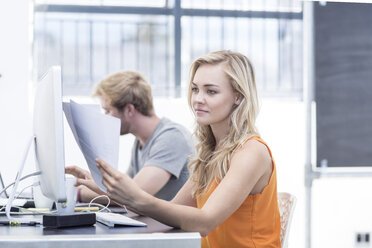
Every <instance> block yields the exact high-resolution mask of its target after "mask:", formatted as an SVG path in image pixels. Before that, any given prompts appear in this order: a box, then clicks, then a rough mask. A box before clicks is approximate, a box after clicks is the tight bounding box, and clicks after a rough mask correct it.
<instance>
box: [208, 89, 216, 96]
mask: <svg viewBox="0 0 372 248" xmlns="http://www.w3.org/2000/svg"><path fill="white" fill-rule="evenodd" d="M207 92H208V94H210V95H214V94H216V93H217V92H216V91H215V90H208V91H207Z"/></svg>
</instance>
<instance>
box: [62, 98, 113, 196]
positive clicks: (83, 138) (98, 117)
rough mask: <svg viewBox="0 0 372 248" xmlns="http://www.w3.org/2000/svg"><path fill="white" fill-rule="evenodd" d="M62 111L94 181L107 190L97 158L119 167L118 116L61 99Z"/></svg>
mask: <svg viewBox="0 0 372 248" xmlns="http://www.w3.org/2000/svg"><path fill="white" fill-rule="evenodd" d="M63 111H64V112H65V116H66V118H67V122H68V124H69V125H70V128H71V130H72V133H73V134H74V137H75V140H76V142H77V144H78V145H79V147H80V150H81V152H82V153H83V154H84V157H85V160H86V161H87V164H88V167H89V170H90V172H91V174H92V177H93V179H94V181H95V182H96V184H97V185H98V186H99V187H100V188H101V189H102V190H103V191H104V192H106V188H105V187H104V186H103V184H102V175H101V172H100V171H99V169H98V168H97V163H96V159H97V158H100V159H103V160H104V161H105V162H107V163H108V164H110V165H111V166H112V167H113V168H115V169H117V168H118V160H119V137H120V120H119V119H118V118H115V117H112V116H109V115H105V114H103V113H101V112H100V111H97V110H96V109H94V108H91V107H87V106H85V105H81V104H78V103H76V102H74V101H70V103H68V102H64V103H63Z"/></svg>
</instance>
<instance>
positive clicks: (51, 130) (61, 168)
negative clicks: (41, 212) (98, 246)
mask: <svg viewBox="0 0 372 248" xmlns="http://www.w3.org/2000/svg"><path fill="white" fill-rule="evenodd" d="M61 78H62V76H61V67H59V66H53V67H51V68H50V69H49V70H48V71H47V72H46V73H45V74H44V75H43V76H42V78H41V79H40V80H39V81H38V82H37V85H36V91H35V100H34V107H33V109H34V111H33V131H34V135H35V137H36V138H35V159H36V166H37V167H38V169H39V170H40V171H41V175H40V176H39V177H40V187H41V191H42V192H43V194H44V195H45V196H46V197H48V198H50V199H52V200H53V201H55V202H65V201H66V189H65V156H64V141H63V138H64V133H63V110H62V79H61Z"/></svg>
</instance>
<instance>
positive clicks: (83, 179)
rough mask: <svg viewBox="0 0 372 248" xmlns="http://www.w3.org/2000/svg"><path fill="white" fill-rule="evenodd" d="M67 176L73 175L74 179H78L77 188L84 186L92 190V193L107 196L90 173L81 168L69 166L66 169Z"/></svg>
mask: <svg viewBox="0 0 372 248" xmlns="http://www.w3.org/2000/svg"><path fill="white" fill-rule="evenodd" d="M65 172H66V174H71V175H73V176H74V177H76V178H77V179H76V184H75V186H76V187H77V186H80V185H84V186H86V187H88V188H89V189H91V190H92V191H94V192H96V193H97V194H99V195H103V194H105V193H104V192H103V191H102V190H101V189H100V188H99V187H98V185H97V184H96V183H95V182H94V180H93V178H92V175H91V174H90V173H89V171H87V170H84V169H82V168H80V167H79V166H76V165H72V166H67V167H66V168H65Z"/></svg>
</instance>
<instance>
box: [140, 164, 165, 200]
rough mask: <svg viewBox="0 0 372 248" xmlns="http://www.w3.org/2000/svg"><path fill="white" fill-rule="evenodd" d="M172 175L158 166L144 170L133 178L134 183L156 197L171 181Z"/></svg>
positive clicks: (147, 167)
mask: <svg viewBox="0 0 372 248" xmlns="http://www.w3.org/2000/svg"><path fill="white" fill-rule="evenodd" d="M170 177H171V174H170V173H169V172H168V171H166V170H164V169H162V168H160V167H156V166H146V167H144V168H142V169H141V170H140V171H139V172H138V174H137V175H136V176H135V177H134V178H133V180H134V182H135V183H136V184H137V185H138V186H139V187H140V188H141V189H143V190H144V191H146V192H147V193H149V194H151V195H155V194H156V193H158V192H159V190H160V189H161V188H163V187H164V185H165V184H166V183H167V182H168V181H169V179H170Z"/></svg>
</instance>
